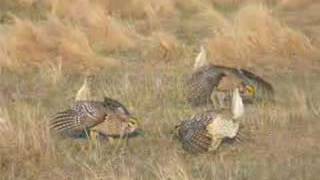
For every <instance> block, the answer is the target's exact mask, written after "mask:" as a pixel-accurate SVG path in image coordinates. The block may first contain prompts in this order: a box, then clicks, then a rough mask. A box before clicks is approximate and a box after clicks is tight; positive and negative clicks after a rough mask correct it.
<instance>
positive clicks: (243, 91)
mask: <svg viewBox="0 0 320 180" xmlns="http://www.w3.org/2000/svg"><path fill="white" fill-rule="evenodd" d="M239 93H240V95H241V97H242V98H243V101H244V102H247V103H248V102H252V100H253V99H254V98H255V96H256V93H257V89H256V86H255V85H253V84H248V83H241V85H240V87H239Z"/></svg>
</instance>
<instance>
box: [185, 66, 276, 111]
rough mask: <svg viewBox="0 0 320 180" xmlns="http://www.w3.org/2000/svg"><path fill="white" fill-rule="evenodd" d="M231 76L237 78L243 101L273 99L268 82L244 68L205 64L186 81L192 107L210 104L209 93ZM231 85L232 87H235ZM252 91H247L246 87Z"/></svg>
mask: <svg viewBox="0 0 320 180" xmlns="http://www.w3.org/2000/svg"><path fill="white" fill-rule="evenodd" d="M228 76H233V77H234V78H237V79H239V83H238V85H236V86H235V87H238V88H240V93H241V96H242V97H243V99H244V102H245V103H252V102H256V101H262V100H267V101H273V96H274V90H273V88H272V86H271V84H270V83H268V82H267V81H265V80H263V79H262V78H261V77H259V76H257V75H255V74H253V73H252V72H249V71H247V70H245V69H236V68H230V67H225V66H216V65H212V64H211V65H205V66H202V67H200V68H199V69H197V70H196V71H195V72H193V73H192V75H191V76H190V77H189V78H188V79H187V81H186V98H187V101H188V102H189V104H190V105H191V106H193V107H202V106H208V105H212V103H213V102H212V100H211V94H212V93H213V92H214V91H217V89H216V88H217V87H218V86H219V83H220V82H221V80H222V79H223V78H225V79H228V78H227V77H228ZM235 87H233V88H235ZM248 88H252V89H253V92H251V93H248V91H247V89H248Z"/></svg>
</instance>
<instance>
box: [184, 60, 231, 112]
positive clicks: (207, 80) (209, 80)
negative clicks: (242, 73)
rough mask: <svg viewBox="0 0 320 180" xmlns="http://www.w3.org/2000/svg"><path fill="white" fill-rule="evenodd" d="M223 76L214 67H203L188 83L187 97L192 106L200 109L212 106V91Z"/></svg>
mask: <svg viewBox="0 0 320 180" xmlns="http://www.w3.org/2000/svg"><path fill="white" fill-rule="evenodd" d="M223 76H225V74H224V72H223V71H220V70H219V69H216V68H215V67H214V66H213V65H208V66H203V67H201V68H199V69H198V70H197V71H196V72H194V73H193V74H192V75H191V77H189V78H188V79H187V81H186V89H187V90H186V96H187V101H188V102H189V103H190V105H191V106H193V107H199V106H206V105H210V104H212V100H211V94H212V91H213V89H214V88H215V87H217V86H218V84H219V82H220V80H221V79H222V78H223Z"/></svg>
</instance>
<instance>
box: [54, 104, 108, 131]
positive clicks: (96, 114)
mask: <svg viewBox="0 0 320 180" xmlns="http://www.w3.org/2000/svg"><path fill="white" fill-rule="evenodd" d="M105 116H106V113H105V111H104V108H103V105H102V104H101V103H99V102H92V101H79V102H77V104H75V105H74V106H73V107H72V108H71V109H68V110H66V111H62V112H58V113H56V114H55V115H54V117H53V118H52V119H51V121H50V128H51V129H52V130H54V131H55V132H57V133H59V134H64V135H68V136H77V135H79V134H81V133H83V131H85V130H88V129H90V128H91V127H93V126H96V125H97V124H99V123H101V122H103V121H104V120H105Z"/></svg>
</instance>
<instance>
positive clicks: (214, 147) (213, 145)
mask: <svg viewBox="0 0 320 180" xmlns="http://www.w3.org/2000/svg"><path fill="white" fill-rule="evenodd" d="M221 142H222V138H219V137H213V138H212V143H211V146H210V148H209V151H215V150H217V149H218V147H219V146H220V144H221Z"/></svg>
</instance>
